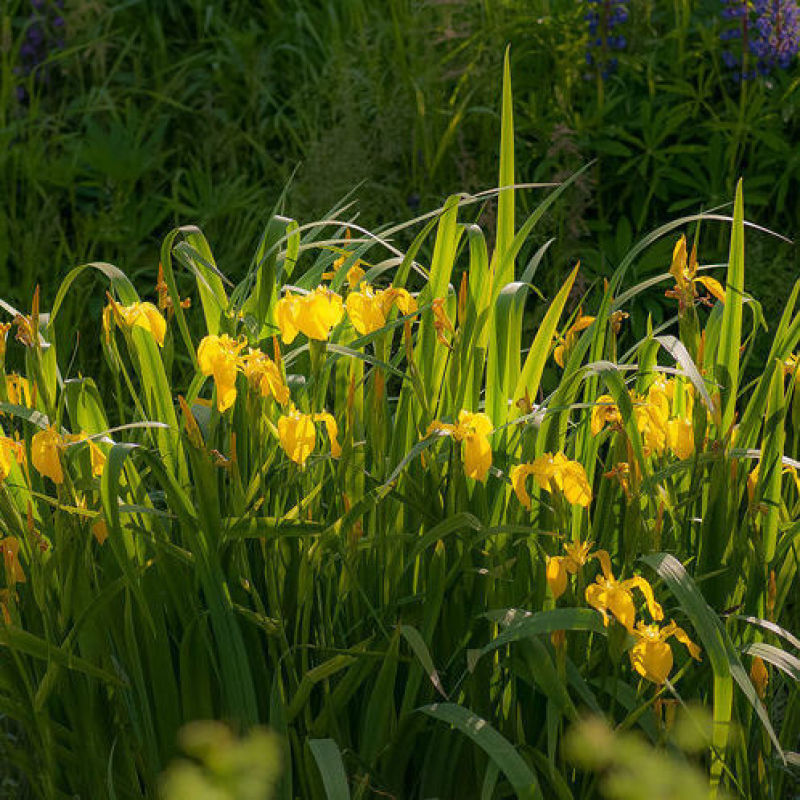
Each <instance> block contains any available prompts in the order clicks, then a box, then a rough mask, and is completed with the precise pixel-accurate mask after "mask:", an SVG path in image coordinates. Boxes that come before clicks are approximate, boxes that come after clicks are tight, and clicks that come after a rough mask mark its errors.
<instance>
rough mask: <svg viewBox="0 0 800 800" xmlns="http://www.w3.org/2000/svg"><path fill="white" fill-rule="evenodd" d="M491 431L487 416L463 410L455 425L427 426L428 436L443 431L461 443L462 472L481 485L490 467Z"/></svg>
mask: <svg viewBox="0 0 800 800" xmlns="http://www.w3.org/2000/svg"><path fill="white" fill-rule="evenodd" d="M493 430H494V426H493V425H492V420H491V419H489V416H488V415H487V414H484V413H483V412H478V413H473V412H472V411H465V410H463V409H462V410H461V411H460V412H459V414H458V422H457V423H456V424H455V425H450V424H448V423H444V422H438V421H436V420H434V421H433V422H432V423H431V424H430V425H429V426H428V434H431V433H433V432H434V431H443V432H445V433H447V434H448V435H449V436H452V437H453V438H454V439H455V440H456V441H457V442H463V444H464V450H463V461H464V472H465V473H466V475H467V477H468V478H473V479H474V480H476V481H480V482H481V483H483V482H485V481H486V477H487V476H488V474H489V467H491V466H492V445H491V444H490V443H489V435H490V434H491V433H492V431H493Z"/></svg>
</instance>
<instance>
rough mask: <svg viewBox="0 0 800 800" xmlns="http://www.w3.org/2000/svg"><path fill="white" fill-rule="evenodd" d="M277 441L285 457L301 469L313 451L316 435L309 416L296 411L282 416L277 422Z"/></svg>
mask: <svg viewBox="0 0 800 800" xmlns="http://www.w3.org/2000/svg"><path fill="white" fill-rule="evenodd" d="M278 440H279V441H280V444H281V447H282V448H283V450H284V452H285V453H286V455H287V456H289V458H290V459H292V461H294V462H295V463H296V464H299V465H300V466H301V467H302V466H304V465H305V463H306V459H307V458H308V457H309V456H310V455H311V453H312V451H313V450H314V445H315V444H316V443H317V433H316V431H315V430H314V421H313V420H312V418H311V415H310V414H301V413H300V412H299V411H297V410H293V411H291V412H290V413H289V414H285V415H283V416H282V417H281V418H280V419H279V420H278Z"/></svg>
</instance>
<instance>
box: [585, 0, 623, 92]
mask: <svg viewBox="0 0 800 800" xmlns="http://www.w3.org/2000/svg"><path fill="white" fill-rule="evenodd" d="M627 2H628V0H587V5H588V9H587V11H586V14H585V15H584V19H585V20H586V22H587V23H588V25H587V27H588V31H589V49H588V50H587V52H586V64H587V65H588V66H590V67H592V66H593V67H595V68H596V69H597V72H598V73H599V74H600V76H601V77H602V78H603V79H605V78H607V77H608V76H609V75H610V74H611V73H612V72H614V70H615V69H616V68H617V59H616V58H614V57H612V56H611V55H610V51H613V50H624V49H625V48H626V47H627V45H628V41H627V39H626V38H625V36H624V35H622V34H621V33H619V32H618V31H615V28H617V27H618V26H619V25H623V24H624V23H625V22H627V20H628V8H627Z"/></svg>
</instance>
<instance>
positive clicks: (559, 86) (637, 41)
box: [0, 0, 800, 335]
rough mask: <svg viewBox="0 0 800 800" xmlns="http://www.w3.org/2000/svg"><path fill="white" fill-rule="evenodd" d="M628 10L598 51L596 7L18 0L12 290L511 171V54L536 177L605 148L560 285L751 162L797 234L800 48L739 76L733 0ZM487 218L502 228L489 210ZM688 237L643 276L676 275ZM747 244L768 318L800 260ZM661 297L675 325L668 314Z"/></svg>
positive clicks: (379, 208)
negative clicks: (507, 108)
mask: <svg viewBox="0 0 800 800" xmlns="http://www.w3.org/2000/svg"><path fill="white" fill-rule="evenodd" d="M600 5H603V4H600ZM605 5H609V4H608V3H606V4H605ZM610 5H611V6H613V7H617V6H619V7H624V9H625V14H624V15H623V17H624V19H621V20H620V21H618V24H617V25H616V27H615V29H614V30H613V31H611V30H610V29H609V30H607V31H603V30H601V31H600V34H602V36H603V37H604V40H603V46H602V48H600V49H598V48H597V47H594V48H593V47H592V43H593V41H594V40H595V37H597V36H598V32H597V30H596V29H592V28H591V23H590V21H589V20H588V18H587V14H591V13H592V9H594V8H597V5H596V4H595V5H593V4H590V3H587V2H574V0H480V1H479V0H381V2H379V3H376V2H369V1H368V0H280V2H278V0H261V1H260V2H253V1H252V0H250V2H244V1H243V0H231V1H230V2H227V3H222V2H221V0H116V1H114V2H111V1H110V0H72V2H67V3H64V2H62V0H24V2H23V0H6V2H5V3H4V5H3V9H4V11H3V18H2V88H1V89H0V180H2V186H3V191H2V192H0V295H2V296H3V297H6V298H8V299H10V300H11V301H12V302H17V303H25V304H27V302H28V298H30V296H31V294H32V290H33V287H34V286H35V285H36V284H37V283H41V284H42V291H43V300H44V304H45V307H47V304H48V303H49V301H50V300H51V299H52V295H53V293H54V291H55V287H56V286H57V285H58V283H59V281H60V279H61V277H63V275H64V274H65V273H66V271H67V270H68V269H69V268H70V267H72V266H74V265H76V264H78V263H83V262H86V261H90V260H103V261H109V262H112V263H114V264H117V265H119V266H121V267H122V268H123V269H125V270H126V271H127V272H128V273H130V274H133V275H134V277H135V275H136V273H137V272H138V271H142V273H146V274H147V275H148V276H150V275H152V274H153V270H154V267H155V265H156V263H157V260H158V247H159V243H160V241H161V239H162V238H163V236H164V235H165V234H166V233H167V232H168V231H169V230H170V229H171V228H173V227H174V226H176V225H179V224H187V223H193V224H197V225H199V226H200V227H201V228H202V229H203V231H204V232H205V233H206V235H207V237H208V239H209V241H210V242H211V243H212V246H213V247H214V251H215V255H216V257H217V261H218V263H219V264H220V267H221V268H222V269H223V271H224V272H225V273H226V274H228V275H230V276H231V277H233V278H236V277H237V276H240V275H242V274H243V273H244V272H245V271H246V269H247V266H248V264H249V258H250V254H251V253H252V252H253V251H254V249H255V243H256V242H257V239H258V236H259V234H260V233H261V230H262V227H263V224H264V222H265V220H266V219H267V218H268V216H269V214H270V213H271V211H273V209H275V208H276V207H278V208H281V209H282V210H283V212H284V213H286V214H288V215H290V216H292V217H295V218H297V219H299V220H300V221H301V222H302V221H305V222H307V221H311V220H316V219H320V218H323V217H325V216H326V215H327V214H328V213H329V212H330V211H331V209H333V208H334V207H335V206H336V205H337V203H339V202H340V201H342V199H343V198H345V197H347V198H348V199H349V200H352V201H354V204H353V206H352V207H350V208H349V209H348V212H347V215H346V217H347V218H348V219H349V218H352V217H353V216H354V215H356V214H357V215H358V219H359V222H361V223H362V224H364V225H365V226H367V227H368V228H370V229H377V228H379V227H380V226H381V225H386V224H387V223H389V222H397V221H402V220H405V219H409V218H412V217H414V216H417V215H418V214H421V213H423V212H425V211H427V210H430V209H433V208H437V207H438V206H439V205H440V204H441V202H442V201H443V199H444V198H445V197H446V195H447V194H449V193H451V192H476V191H479V190H482V189H487V188H491V187H493V186H496V184H497V175H496V164H497V157H498V153H497V150H498V136H497V132H498V129H499V119H498V113H499V75H500V65H501V59H502V57H503V52H504V48H505V46H506V45H507V44H510V45H511V53H512V61H513V74H514V95H515V108H516V119H515V127H516V131H517V144H516V149H517V161H518V174H519V180H521V181H523V182H549V181H558V180H562V179H564V178H565V177H567V176H569V175H571V174H573V173H574V172H575V171H576V170H578V169H579V168H581V167H583V166H584V165H586V164H588V163H589V162H593V163H592V166H591V167H590V168H589V169H588V170H587V171H586V172H584V173H583V174H582V175H581V176H580V178H579V179H578V180H577V181H576V182H575V184H574V185H573V187H571V189H570V191H569V192H567V193H566V195H565V197H564V199H563V202H561V203H560V204H559V205H558V206H557V207H556V208H555V209H554V210H552V211H551V212H550V213H549V214H548V217H547V218H546V219H545V220H543V224H541V225H539V226H538V228H537V232H536V237H537V238H538V244H540V243H542V242H543V241H545V240H546V239H547V238H550V237H551V236H555V237H556V244H555V245H554V246H553V247H552V248H551V249H550V251H549V254H548V257H547V261H546V262H545V264H546V268H545V269H542V270H540V271H539V274H538V276H537V280H538V281H539V282H540V285H541V288H542V289H543V290H544V291H545V292H548V291H549V290H551V289H552V287H554V286H556V285H558V284H560V281H561V279H562V278H563V275H564V272H565V270H566V269H567V267H568V266H570V265H571V264H572V263H574V261H575V260H576V259H578V258H580V259H581V261H582V263H583V265H584V269H583V271H582V281H583V282H582V283H581V284H580V285H579V286H578V287H577V290H576V296H577V295H578V294H579V292H580V291H582V290H584V289H586V288H587V285H589V284H591V283H592V282H593V281H596V280H598V279H599V278H600V277H602V276H605V275H607V274H610V272H611V271H612V269H613V268H614V266H616V264H617V263H618V261H619V259H620V257H621V255H622V254H624V253H625V252H626V251H627V249H628V248H629V246H630V243H631V241H632V240H634V239H636V238H637V237H639V236H640V235H641V234H642V233H643V232H646V231H649V230H651V229H653V228H654V227H655V226H656V225H657V224H659V223H663V222H665V221H667V220H668V219H671V218H674V217H676V216H679V215H680V214H682V213H693V212H695V211H698V210H701V209H702V210H708V209H710V208H715V207H722V209H723V213H728V211H729V207H728V206H727V205H726V204H728V203H729V201H730V198H731V197H732V192H733V185H734V182H735V180H736V179H737V178H738V177H739V176H740V175H743V176H744V178H745V196H746V200H747V214H748V217H749V218H750V219H751V220H754V221H755V222H757V223H759V224H761V225H764V226H767V227H769V228H772V229H774V230H777V231H779V232H780V233H782V234H783V235H785V236H786V237H788V238H790V239H791V238H795V237H796V235H797V233H798V227H800V205H799V204H798V203H797V201H796V198H797V196H798V190H799V189H800V148H797V146H796V143H797V141H798V132H800V113H799V110H800V70H798V66H797V65H798V61H797V58H794V59H793V60H792V62H791V63H790V64H789V65H788V68H785V69H779V68H777V67H776V68H774V69H769V70H765V71H764V74H763V75H762V74H758V75H757V76H756V75H754V76H752V78H751V79H750V80H741V79H740V75H741V74H742V72H744V74H745V76H747V72H746V70H743V69H742V66H743V65H740V66H739V68H738V71H737V67H736V65H735V61H736V57H735V55H734V56H731V52H730V51H731V45H732V44H733V46H734V51H735V46H736V45H737V42H736V41H733V43H731V41H730V32H731V30H732V27H731V26H732V25H733V26H734V28H735V26H736V24H738V23H737V21H736V20H733V21H731V19H730V18H729V15H728V16H726V13H725V11H726V3H720V2H719V0H675V2H658V3H657V2H654V0H630V2H625V3H622V2H620V3H612V4H610ZM727 5H735V3H733V4H731V3H728V4H727ZM603 24H605V23H603ZM602 27H603V25H602V24H601V28H602ZM606 27H608V26H606ZM607 35H608V36H611V37H612V39H611V40H609V42H610V44H609V42H607V41H606V40H605V37H606V36H607ZM607 45H609V46H607ZM600 50H602V51H603V52H600ZM606 50H608V52H605V51H606ZM612 51H613V52H612ZM603 53H605V55H604V54H603ZM520 194H521V197H522V199H521V201H520V202H523V203H524V202H525V200H524V193H520ZM539 196H541V193H540V192H538V193H537V192H536V191H531V192H530V193H529V195H528V197H529V202H530V203H531V204H535V203H536V202H537V197H539ZM476 213H478V212H476ZM480 213H482V214H483V223H484V224H488V225H489V227H491V219H492V215H493V213H494V211H493V208H492V207H491V205H489V206H487V207H483V208H482V209H481V211H480ZM413 233H414V231H413V229H412V230H409V231H408V232H407V234H400V236H401V237H402V236H403V235H407V236H409V237H410V236H412V235H413ZM703 235H704V239H703V244H704V246H703V247H701V260H703V261H704V262H705V263H710V262H713V261H715V260H719V259H722V258H724V256H725V246H726V244H725V243H726V242H727V233H726V229H725V226H723V225H720V226H718V229H713V230H712V229H708V230H707V231H705V232H704V234H703ZM534 244H537V242H534ZM668 248H669V242H664V244H663V246H662V247H661V248H658V247H656V248H654V249H653V250H651V251H649V254H648V256H647V258H645V259H644V260H643V261H642V262H641V263H639V264H637V265H636V267H635V272H634V275H633V278H634V279H636V280H641V279H644V278H646V277H647V276H648V275H649V274H653V273H655V272H661V271H663V270H664V268H665V265H666V264H667V263H668ZM748 248H749V258H748V286H749V288H750V290H751V291H752V292H753V294H754V295H755V296H756V297H758V298H759V299H760V300H762V302H763V303H764V304H765V311H766V313H767V314H768V315H769V314H770V313H771V312H773V311H774V309H777V308H778V307H779V306H780V304H781V302H782V299H783V297H784V295H785V290H786V287H787V286H789V285H790V284H791V281H792V279H793V277H794V276H795V275H796V274H797V272H798V267H799V266H800V261H798V256H797V251H796V249H795V248H792V247H790V246H789V245H787V244H780V242H779V241H778V240H776V239H771V238H769V237H765V236H760V237H750V239H749V240H748ZM148 280H149V278H148ZM87 296H91V297H93V298H94V299H92V300H90V301H88V302H89V305H88V306H87V307H84V306H80V307H77V306H76V307H74V308H72V309H70V310H68V313H71V314H72V316H73V317H74V318H75V319H76V320H78V319H80V320H83V321H84V330H86V324H92V325H94V324H96V322H97V320H99V314H100V306H101V304H102V297H101V294H97V293H94V294H91V293H88V292H87ZM651 299H652V300H653V302H650V303H648V309H647V310H648V311H650V312H652V314H653V318H654V324H656V325H657V324H658V323H659V322H661V321H662V319H664V318H665V317H666V314H667V312H666V309H667V307H668V306H667V303H666V301H665V302H663V303H661V302H659V298H658V296H657V295H656V296H655V297H654V298H651ZM661 300H663V297H662V298H661ZM640 316H641V317H642V318H641V319H636V320H635V323H634V324H635V325H637V326H638V327H640V328H642V330H639V331H636V333H637V334H638V335H641V334H642V333H643V327H644V325H645V324H646V315H640Z"/></svg>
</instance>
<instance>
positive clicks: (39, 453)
mask: <svg viewBox="0 0 800 800" xmlns="http://www.w3.org/2000/svg"><path fill="white" fill-rule="evenodd" d="M63 447H64V440H63V439H62V437H61V434H59V432H58V431H57V430H56V429H55V428H53V427H50V428H45V429H44V430H41V431H38V432H37V433H35V434H34V435H33V439H31V461H32V462H33V466H34V467H35V468H36V470H37V472H39V473H40V474H41V475H44V476H46V477H47V478H50V480H51V481H53V483H63V482H64V470H63V469H62V467H61V450H62V448H63Z"/></svg>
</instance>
